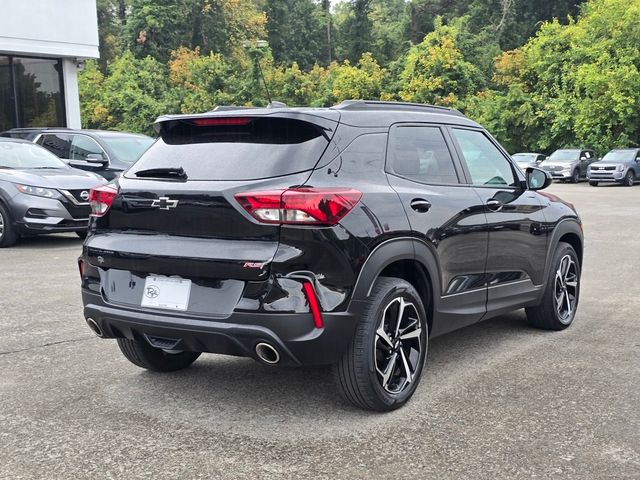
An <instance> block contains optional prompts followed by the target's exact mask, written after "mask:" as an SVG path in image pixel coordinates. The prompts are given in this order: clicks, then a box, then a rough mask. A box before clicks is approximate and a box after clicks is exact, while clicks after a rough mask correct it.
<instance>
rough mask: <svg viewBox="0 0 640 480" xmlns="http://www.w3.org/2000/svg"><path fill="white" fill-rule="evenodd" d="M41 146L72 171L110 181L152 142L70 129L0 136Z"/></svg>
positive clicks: (19, 131)
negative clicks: (84, 172) (90, 173)
mask: <svg viewBox="0 0 640 480" xmlns="http://www.w3.org/2000/svg"><path fill="white" fill-rule="evenodd" d="M0 136H3V137H11V138H21V139H24V140H29V141H30V142H34V143H37V144H38V145H42V146H43V147H44V148H46V149H47V150H49V151H50V152H51V153H53V154H55V155H56V156H57V157H58V158H61V159H63V160H64V161H65V162H66V163H68V164H69V165H70V166H72V167H74V168H79V169H81V170H87V171H89V172H94V173H97V174H98V175H100V176H102V177H104V178H106V179H107V180H113V179H114V178H116V177H118V175H120V174H121V173H122V172H123V171H124V170H126V169H127V168H129V167H130V166H131V164H132V163H133V162H135V161H136V160H137V159H138V158H140V155H142V153H143V152H144V151H145V150H146V149H147V148H149V146H150V145H151V144H152V143H153V142H154V139H153V138H151V137H147V136H146V135H139V134H136V133H126V132H112V131H108V130H73V129H70V128H51V127H48V128H13V129H11V130H7V131H6V132H3V133H2V134H0Z"/></svg>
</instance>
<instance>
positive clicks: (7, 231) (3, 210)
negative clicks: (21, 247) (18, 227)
mask: <svg viewBox="0 0 640 480" xmlns="http://www.w3.org/2000/svg"><path fill="white" fill-rule="evenodd" d="M0 215H1V216H2V221H3V223H4V232H3V234H2V236H0V248H1V247H9V246H11V245H13V244H14V243H15V242H16V239H17V235H16V231H15V226H14V225H13V220H12V218H11V214H10V213H9V210H8V209H7V207H6V206H5V205H4V204H3V203H2V202H0Z"/></svg>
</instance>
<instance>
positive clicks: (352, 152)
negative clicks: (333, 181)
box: [340, 133, 387, 175]
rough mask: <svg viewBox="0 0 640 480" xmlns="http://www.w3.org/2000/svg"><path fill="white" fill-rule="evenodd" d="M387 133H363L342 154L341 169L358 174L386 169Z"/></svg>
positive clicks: (374, 172)
mask: <svg viewBox="0 0 640 480" xmlns="http://www.w3.org/2000/svg"><path fill="white" fill-rule="evenodd" d="M386 146H387V134H386V133H372V134H366V135H361V136H359V137H357V138H356V139H355V140H354V141H353V142H351V143H350V144H349V145H348V146H347V148H345V149H344V150H343V151H342V153H341V154H340V158H341V159H342V163H341V165H340V171H343V172H344V173H352V174H358V175H368V174H370V173H371V174H377V173H376V172H378V173H379V172H381V171H382V170H383V169H384V152H385V148H386Z"/></svg>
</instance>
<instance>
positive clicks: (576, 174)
mask: <svg viewBox="0 0 640 480" xmlns="http://www.w3.org/2000/svg"><path fill="white" fill-rule="evenodd" d="M579 181H580V170H578V169H577V168H576V169H575V170H574V171H573V174H572V175H571V183H578V182H579Z"/></svg>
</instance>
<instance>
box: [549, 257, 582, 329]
mask: <svg viewBox="0 0 640 480" xmlns="http://www.w3.org/2000/svg"><path fill="white" fill-rule="evenodd" d="M577 300H578V268H577V265H576V263H575V262H574V261H573V259H572V258H571V256H570V255H565V256H564V257H562V259H561V260H560V264H559V265H558V270H557V271H556V278H555V290H554V304H555V307H556V312H557V313H558V318H559V319H560V321H561V322H562V323H568V322H570V321H571V318H572V315H573V313H574V311H575V309H576V302H577Z"/></svg>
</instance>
